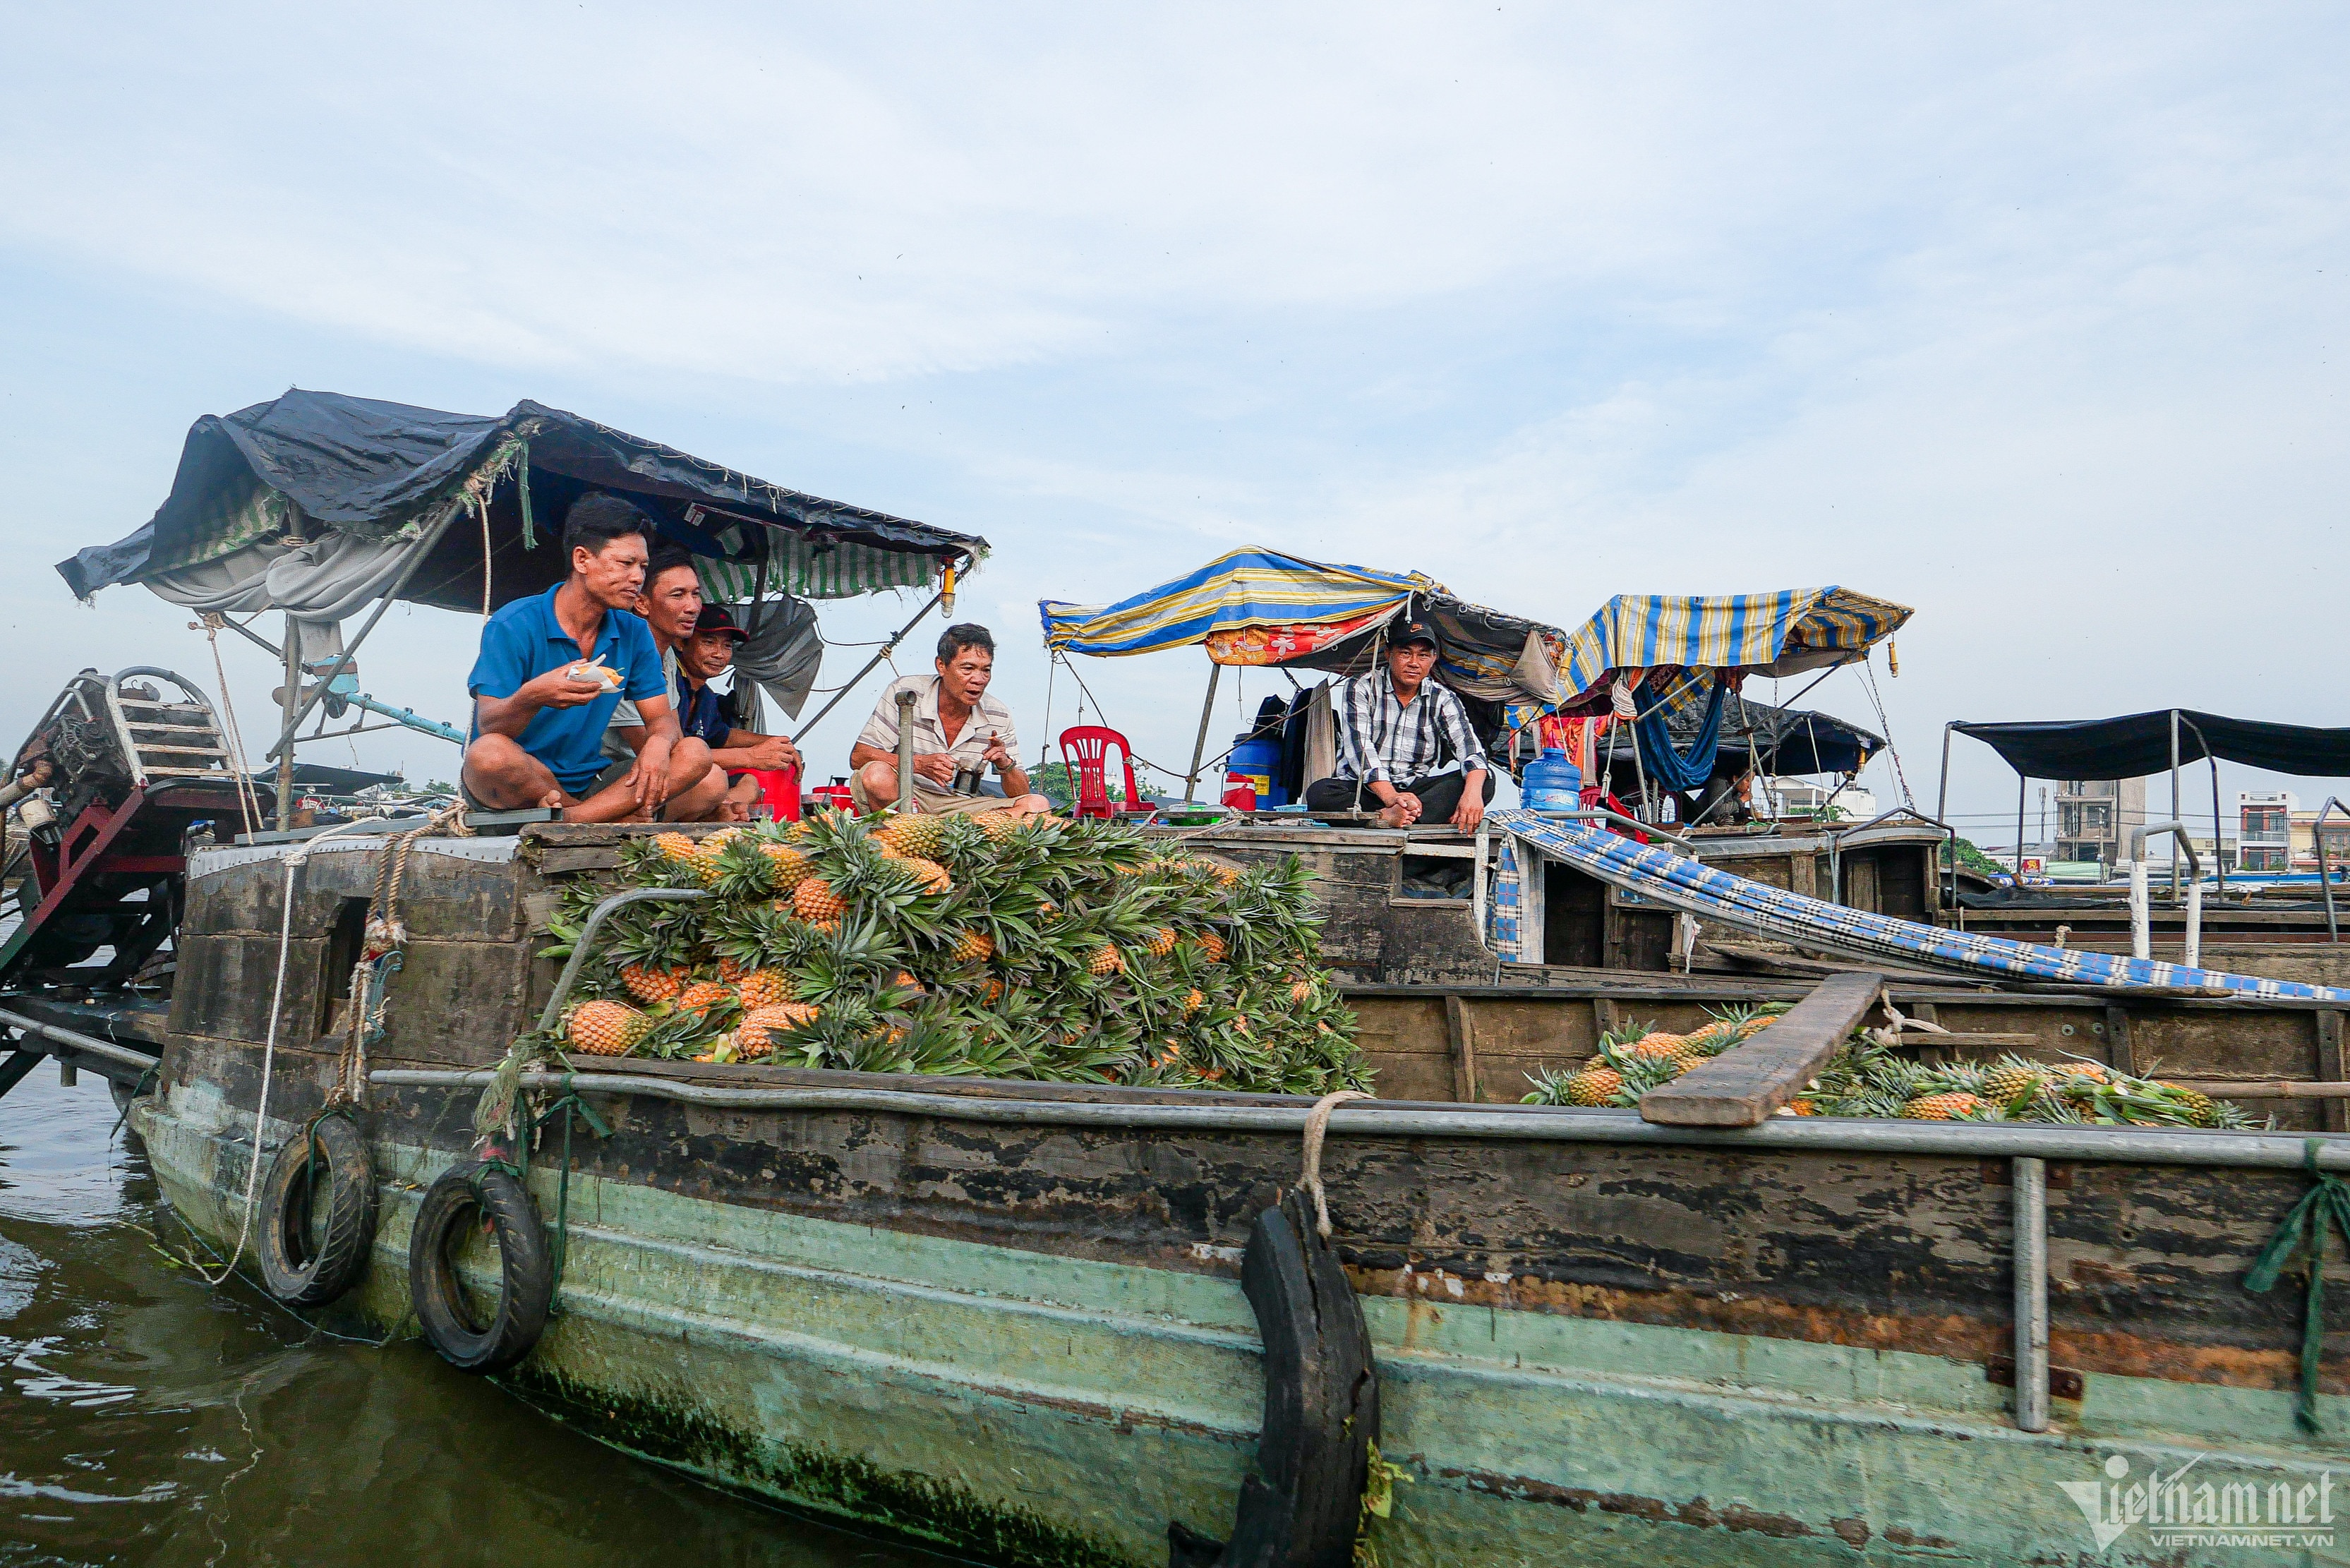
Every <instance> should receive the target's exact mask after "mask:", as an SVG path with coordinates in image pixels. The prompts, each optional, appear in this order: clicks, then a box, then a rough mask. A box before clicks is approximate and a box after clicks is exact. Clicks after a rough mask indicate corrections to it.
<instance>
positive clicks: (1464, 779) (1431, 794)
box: [1305, 620, 1493, 832]
mask: <svg viewBox="0 0 2350 1568" xmlns="http://www.w3.org/2000/svg"><path fill="white" fill-rule="evenodd" d="M1435 668H1436V634H1435V633H1434V632H1433V631H1431V630H1430V629H1429V627H1428V624H1427V623H1426V622H1425V621H1417V620H1415V621H1407V622H1405V623H1404V626H1403V628H1402V629H1401V630H1400V631H1399V633H1398V634H1397V637H1396V640H1395V646H1394V647H1392V648H1390V649H1388V656H1387V667H1386V668H1385V669H1383V670H1373V671H1371V673H1370V674H1368V675H1359V676H1357V677H1356V678H1355V679H1354V680H1348V681H1345V682H1343V683H1341V685H1340V686H1339V688H1338V690H1337V691H1336V692H1334V693H1332V696H1333V698H1334V699H1335V701H1333V702H1332V704H1331V706H1332V710H1333V713H1332V716H1333V717H1334V718H1336V720H1337V723H1338V772H1337V774H1336V777H1333V778H1326V779H1316V780H1315V781H1314V782H1313V783H1312V784H1308V785H1306V786H1305V807H1306V809H1307V810H1308V811H1376V812H1378V814H1379V820H1380V821H1381V822H1383V823H1385V824H1386V825H1387V826H1389V827H1409V826H1413V825H1414V824H1415V823H1421V822H1425V823H1427V824H1429V825H1430V826H1434V825H1435V824H1437V823H1440V822H1450V823H1451V825H1452V826H1455V827H1457V828H1460V829H1461V830H1462V831H1464V832H1470V831H1474V830H1475V828H1476V826H1477V825H1478V824H1479V823H1480V822H1482V821H1483V820H1484V818H1485V805H1486V803H1487V802H1489V801H1491V800H1492V798H1493V775H1492V770H1491V769H1490V768H1489V767H1488V766H1487V764H1486V761H1485V748H1484V747H1483V746H1482V745H1480V744H1479V743H1478V741H1477V733H1476V732H1475V731H1474V730H1471V728H1470V727H1469V713H1468V711H1467V710H1466V709H1464V708H1463V707H1461V699H1460V698H1459V697H1458V696H1456V695H1455V694H1454V693H1453V692H1451V691H1449V690H1447V689H1446V688H1445V687H1442V686H1440V685H1438V684H1437V683H1436V682H1435V681H1433V680H1430V679H1429V675H1430V672H1431V671H1432V670H1435Z"/></svg>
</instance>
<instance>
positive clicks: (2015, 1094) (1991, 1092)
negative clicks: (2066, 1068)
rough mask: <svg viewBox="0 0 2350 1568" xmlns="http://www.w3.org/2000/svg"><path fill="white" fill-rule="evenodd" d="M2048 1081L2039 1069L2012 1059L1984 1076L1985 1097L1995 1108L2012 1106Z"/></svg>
mask: <svg viewBox="0 0 2350 1568" xmlns="http://www.w3.org/2000/svg"><path fill="white" fill-rule="evenodd" d="M2047 1081H2048V1076H2047V1075H2046V1074H2044V1073H2043V1072H2041V1071H2040V1069H2039V1068H2037V1067H2034V1066H2033V1065H2032V1064H2029V1063H2027V1062H2022V1061H2018V1060H2016V1059H2015V1058H2013V1057H2010V1058H2009V1059H2008V1060H2007V1061H2005V1062H2002V1064H1999V1065H1998V1066H1996V1067H1993V1068H1992V1069H1991V1071H1990V1072H1988V1073H1986V1074H1984V1075H1983V1096H1984V1097H1985V1098H1986V1099H1988V1100H1990V1101H1991V1104H1993V1105H1995V1106H2012V1105H2013V1104H2014V1103H2015V1102H2016V1101H2017V1100H2018V1099H2021V1098H2022V1097H2023V1096H2026V1095H2030V1094H2033V1093H2035V1092H2036V1091H2037V1090H2038V1089H2039V1087H2040V1085H2043V1084H2044V1083H2046V1082H2047Z"/></svg>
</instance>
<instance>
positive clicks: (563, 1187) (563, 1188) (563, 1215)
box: [530, 1073, 612, 1294]
mask: <svg viewBox="0 0 2350 1568" xmlns="http://www.w3.org/2000/svg"><path fill="white" fill-rule="evenodd" d="M571 1080H572V1075H571V1074H569V1073H566V1074H564V1075H563V1095H562V1097H561V1098H559V1099H557V1100H556V1102H555V1103H554V1104H553V1105H551V1106H547V1107H546V1109H545V1110H544V1111H541V1112H540V1113H539V1114H538V1116H537V1119H536V1120H535V1121H533V1122H532V1123H531V1124H530V1126H531V1130H532V1131H533V1132H536V1131H537V1130H538V1129H539V1128H541V1127H545V1126H546V1124H547V1123H549V1122H551V1121H553V1120H554V1119H555V1113H556V1112H557V1111H560V1112H562V1113H563V1176H562V1178H561V1179H560V1180H559V1181H557V1182H556V1188H555V1282H554V1284H553V1285H552V1287H550V1288H551V1291H552V1292H553V1293H556V1294H559V1293H561V1292H562V1289H563V1263H564V1260H565V1259H566V1258H567V1257H568V1256H569V1255H570V1251H571V1120H572V1115H573V1113H574V1112H577V1114H578V1115H580V1116H585V1117H587V1126H588V1127H589V1129H590V1130H592V1131H593V1132H594V1133H595V1135H596V1136H597V1137H611V1136H612V1129H611V1127H610V1126H609V1125H608V1124H607V1123H606V1122H605V1120H604V1118H603V1117H602V1116H598V1115H597V1114H596V1107H595V1106H591V1105H589V1104H588V1103H587V1101H585V1100H583V1099H581V1098H580V1097H579V1091H578V1090H577V1088H576V1087H574V1086H573V1085H572V1081H571Z"/></svg>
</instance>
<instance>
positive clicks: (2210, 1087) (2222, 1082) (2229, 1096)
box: [2164, 1078, 2350, 1130]
mask: <svg viewBox="0 0 2350 1568" xmlns="http://www.w3.org/2000/svg"><path fill="white" fill-rule="evenodd" d="M2164 1082H2166V1083H2171V1084H2177V1085H2180V1086H2181V1087H2182V1088H2189V1089H2192V1090H2194V1091H2195V1092H2196V1093H2197V1094H2199V1095H2209V1096H2211V1097H2212V1098H2213V1099H2218V1100H2324V1102H2326V1106H2327V1108H2328V1109H2329V1110H2332V1109H2333V1108H2334V1107H2336V1106H2340V1105H2341V1104H2342V1102H2343V1101H2345V1100H2350V1084H2345V1083H2340V1082H2334V1083H2316V1084H2313V1083H2311V1082H2309V1081H2308V1080H2307V1079H2305V1078H2168V1079H2165V1080H2164ZM2328 1130H2333V1129H2330V1128H2329V1129H2328Z"/></svg>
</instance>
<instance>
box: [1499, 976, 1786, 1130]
mask: <svg viewBox="0 0 2350 1568" xmlns="http://www.w3.org/2000/svg"><path fill="white" fill-rule="evenodd" d="M1786 1011H1787V1004H1786V1003H1785V1002H1767V1003H1765V1004H1763V1006H1760V1007H1728V1008H1723V1009H1721V1011H1719V1012H1716V1011H1714V1010H1713V1009H1711V1008H1708V1009H1707V1010H1706V1013H1707V1023H1705V1024H1704V1026H1703V1027H1701V1028H1698V1029H1692V1030H1691V1031H1690V1032H1689V1033H1686V1034H1673V1033H1667V1032H1665V1031H1663V1030H1660V1029H1659V1028H1657V1027H1656V1026H1655V1025H1654V1024H1635V1025H1633V1026H1631V1027H1630V1028H1627V1029H1617V1030H1611V1031H1609V1032H1607V1033H1604V1034H1602V1035H1600V1037H1599V1054H1597V1055H1596V1056H1594V1057H1593V1058H1592V1059H1591V1060H1590V1061H1589V1062H1586V1064H1584V1065H1583V1066H1582V1067H1580V1068H1578V1069H1577V1070H1575V1072H1572V1073H1554V1072H1552V1071H1551V1070H1550V1069H1548V1068H1543V1069H1541V1070H1539V1071H1537V1072H1534V1073H1529V1074H1528V1075H1526V1081H1527V1082H1529V1083H1531V1084H1532V1085H1534V1093H1533V1094H1531V1095H1528V1096H1526V1097H1525V1102H1524V1103H1525V1104H1527V1105H1530V1106H1622V1107H1624V1108H1626V1109H1629V1108H1630V1107H1632V1106H1637V1105H1638V1104H1639V1103H1640V1096H1642V1095H1643V1094H1646V1093H1647V1092H1648V1090H1650V1089H1653V1088H1655V1087H1656V1086H1657V1085H1659V1084H1662V1083H1665V1082H1667V1081H1668V1080H1670V1079H1673V1078H1678V1077H1679V1076H1680V1075H1682V1074H1683V1073H1686V1072H1688V1071H1689V1070H1690V1068H1691V1067H1694V1066H1696V1065H1697V1064H1699V1063H1700V1062H1704V1061H1707V1060H1710V1059H1711V1058H1712V1057H1715V1056H1719V1055H1721V1054H1722V1053H1723V1052H1724V1051H1727V1050H1729V1049H1730V1048H1731V1046H1732V1045H1735V1044H1738V1043H1739V1042H1740V1041H1742V1040H1744V1039H1746V1038H1748V1037H1749V1036H1750V1035H1752V1034H1755V1033H1759V1032H1760V1031H1761V1030H1762V1029H1763V1026H1764V1025H1766V1024H1768V1023H1770V1022H1771V1021H1772V1020H1773V1019H1774V1018H1776V1017H1777V1016H1778V1015H1779V1014H1781V1013H1782V1012H1786Z"/></svg>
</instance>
